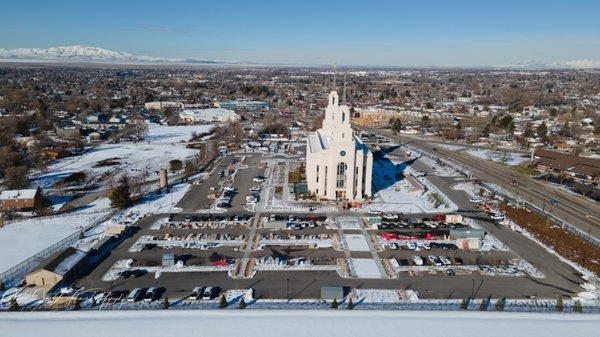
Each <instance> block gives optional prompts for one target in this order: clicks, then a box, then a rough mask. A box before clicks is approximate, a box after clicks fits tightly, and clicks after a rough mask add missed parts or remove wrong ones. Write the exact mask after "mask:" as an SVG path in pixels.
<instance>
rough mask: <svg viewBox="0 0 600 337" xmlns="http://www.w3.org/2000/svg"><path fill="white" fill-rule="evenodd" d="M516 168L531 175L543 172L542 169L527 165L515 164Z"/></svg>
mask: <svg viewBox="0 0 600 337" xmlns="http://www.w3.org/2000/svg"><path fill="white" fill-rule="evenodd" d="M514 170H515V171H517V172H519V173H523V174H526V175H530V176H539V175H540V174H541V172H540V171H538V170H536V169H534V168H531V167H529V166H525V165H518V166H514Z"/></svg>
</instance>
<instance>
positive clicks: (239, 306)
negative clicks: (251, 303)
mask: <svg viewBox="0 0 600 337" xmlns="http://www.w3.org/2000/svg"><path fill="white" fill-rule="evenodd" d="M238 308H240V309H246V301H245V300H244V298H243V297H242V299H241V300H240V302H239V303H238Z"/></svg>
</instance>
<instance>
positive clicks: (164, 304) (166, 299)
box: [161, 296, 169, 310]
mask: <svg viewBox="0 0 600 337" xmlns="http://www.w3.org/2000/svg"><path fill="white" fill-rule="evenodd" d="M161 306H162V308H163V309H165V310H166V309H169V297H167V296H165V297H164V298H163V301H162V305H161Z"/></svg>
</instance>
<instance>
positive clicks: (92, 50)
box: [0, 46, 600, 70]
mask: <svg viewBox="0 0 600 337" xmlns="http://www.w3.org/2000/svg"><path fill="white" fill-rule="evenodd" d="M0 60H11V61H53V62H69V61H72V62H111V63H159V64H169V63H175V64H241V62H238V61H216V60H205V59H192V58H187V59H176V58H164V57H153V56H141V55H133V54H130V53H127V52H120V51H113V50H108V49H104V48H98V47H87V46H64V47H51V48H16V49H6V48H0ZM244 64H249V63H244ZM484 68H495V69H522V70H544V69H593V68H594V69H600V61H593V60H585V59H584V60H571V61H561V62H553V63H542V62H538V61H524V62H517V63H513V64H507V65H495V66H490V67H484Z"/></svg>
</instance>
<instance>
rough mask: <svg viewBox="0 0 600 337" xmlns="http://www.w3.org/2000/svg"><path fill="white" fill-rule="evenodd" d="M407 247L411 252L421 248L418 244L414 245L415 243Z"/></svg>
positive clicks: (410, 243)
mask: <svg viewBox="0 0 600 337" xmlns="http://www.w3.org/2000/svg"><path fill="white" fill-rule="evenodd" d="M407 247H408V249H410V250H415V249H417V248H419V246H417V244H416V243H414V242H409V243H408V245H407Z"/></svg>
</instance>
